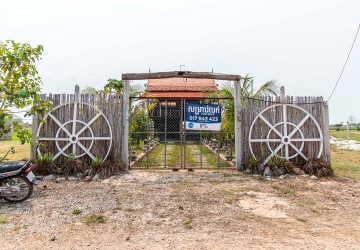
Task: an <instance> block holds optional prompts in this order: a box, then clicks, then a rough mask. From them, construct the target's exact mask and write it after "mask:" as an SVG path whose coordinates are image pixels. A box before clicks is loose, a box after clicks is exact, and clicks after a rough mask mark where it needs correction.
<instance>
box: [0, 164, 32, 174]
mask: <svg viewBox="0 0 360 250" xmlns="http://www.w3.org/2000/svg"><path fill="white" fill-rule="evenodd" d="M25 164H26V162H25V161H8V162H3V163H0V174H2V173H6V172H11V171H16V170H19V169H20V168H22V167H23V166H24V165H25Z"/></svg>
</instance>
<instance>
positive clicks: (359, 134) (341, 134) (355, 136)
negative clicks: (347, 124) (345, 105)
mask: <svg viewBox="0 0 360 250" xmlns="http://www.w3.org/2000/svg"><path fill="white" fill-rule="evenodd" d="M330 135H331V136H334V137H336V138H338V139H342V140H347V131H346V130H344V131H336V130H330ZM350 140H355V141H358V142H360V131H358V130H350Z"/></svg>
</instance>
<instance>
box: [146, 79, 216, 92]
mask: <svg viewBox="0 0 360 250" xmlns="http://www.w3.org/2000/svg"><path fill="white" fill-rule="evenodd" d="M146 90H147V91H149V92H153V91H156V92H158V91H182V92H188V91H200V92H206V91H216V90H217V87H216V85H215V81H214V80H213V79H194V78H164V79H150V80H149V81H148V84H147V87H146Z"/></svg>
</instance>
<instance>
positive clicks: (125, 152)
mask: <svg viewBox="0 0 360 250" xmlns="http://www.w3.org/2000/svg"><path fill="white" fill-rule="evenodd" d="M123 81H124V92H123V107H122V108H123V125H124V130H123V137H122V138H123V139H122V154H121V155H122V162H123V164H124V165H125V168H126V169H128V167H129V115H130V114H129V109H130V105H129V101H130V100H129V94H130V86H129V84H130V82H129V80H123Z"/></svg>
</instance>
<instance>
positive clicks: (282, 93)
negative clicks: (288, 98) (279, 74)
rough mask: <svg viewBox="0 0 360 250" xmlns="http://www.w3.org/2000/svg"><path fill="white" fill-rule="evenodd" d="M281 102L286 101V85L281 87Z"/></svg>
mask: <svg viewBox="0 0 360 250" xmlns="http://www.w3.org/2000/svg"><path fill="white" fill-rule="evenodd" d="M280 102H281V103H284V102H285V87H284V86H281V87H280Z"/></svg>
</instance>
